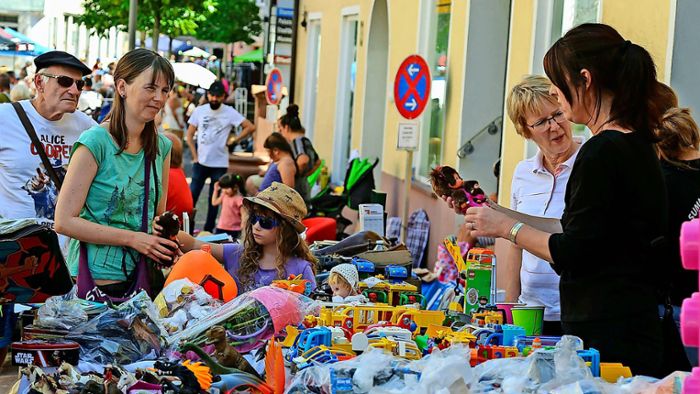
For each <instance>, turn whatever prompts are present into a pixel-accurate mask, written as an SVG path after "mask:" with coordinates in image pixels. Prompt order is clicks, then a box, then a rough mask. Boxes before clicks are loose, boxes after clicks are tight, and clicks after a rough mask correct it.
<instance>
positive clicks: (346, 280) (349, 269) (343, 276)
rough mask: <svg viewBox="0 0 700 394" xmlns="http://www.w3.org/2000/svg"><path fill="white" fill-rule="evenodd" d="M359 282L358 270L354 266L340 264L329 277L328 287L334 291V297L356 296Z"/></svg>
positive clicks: (332, 270)
mask: <svg viewBox="0 0 700 394" xmlns="http://www.w3.org/2000/svg"><path fill="white" fill-rule="evenodd" d="M358 282H359V276H358V274H357V268H356V267H355V266H354V265H353V264H338V265H336V266H335V267H333V268H332V269H331V273H330V275H329V276H328V285H330V287H331V290H333V295H334V296H338V297H343V298H345V297H347V296H350V295H356V294H357V291H356V288H357V283H358Z"/></svg>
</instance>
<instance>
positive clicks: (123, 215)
mask: <svg viewBox="0 0 700 394" xmlns="http://www.w3.org/2000/svg"><path fill="white" fill-rule="evenodd" d="M80 145H83V146H85V147H86V148H87V149H88V150H89V151H90V152H91V153H92V156H93V157H94V158H95V161H96V162H97V166H98V168H97V174H95V179H94V180H93V181H92V185H90V189H89V190H88V194H87V198H86V200H85V205H84V206H83V209H82V210H81V211H80V217H81V218H83V219H86V220H89V221H91V222H94V223H97V224H102V225H105V226H111V227H115V228H120V229H124V230H131V231H140V229H141V216H142V213H143V203H144V201H143V199H144V197H145V195H144V165H145V162H146V158H145V155H144V152H143V150H141V151H140V152H139V153H136V154H131V153H127V152H121V153H120V154H117V152H118V151H119V147H118V146H117V145H116V143H115V142H114V139H112V136H111V135H110V134H109V131H107V129H105V128H104V127H102V126H94V127H91V128H90V129H88V130H86V131H84V132H83V133H82V134H81V135H80V138H78V141H77V142H76V143H75V144H74V145H73V149H72V150H71V152H75V151H76V149H77V148H78V147H79V146H80ZM171 146H172V142H171V141H170V140H169V139H168V138H166V137H165V136H163V135H162V134H158V155H157V156H156V159H155V168H154V167H151V176H150V178H151V179H150V182H149V185H150V188H149V189H150V191H149V201H148V204H147V207H148V208H147V209H148V218H149V219H152V218H153V217H154V216H155V210H154V209H155V205H156V203H155V201H156V200H155V199H156V188H157V190H158V191H157V195H158V196H159V198H160V197H162V196H163V190H162V187H161V179H162V175H163V174H162V171H163V161H164V160H165V157H166V156H167V155H168V153H170V147H171ZM69 165H70V164H69ZM154 170H155V171H154ZM147 231H148V232H150V231H151V226H150V222H149V224H148V230H147ZM85 246H86V247H87V257H88V265H89V266H90V272H91V273H92V276H93V279H96V280H97V279H102V280H120V281H123V280H125V279H126V276H125V274H124V271H125V270H126V272H127V273H131V271H132V270H133V269H134V266H135V264H136V262H137V261H138V259H139V253H138V252H137V251H135V250H133V249H131V248H127V247H122V246H111V245H96V244H89V243H85ZM79 258H80V242H79V241H78V240H75V239H73V240H71V242H70V247H69V250H68V259H67V260H68V261H67V263H68V267H69V268H70V272H71V275H73V276H76V275H77V274H78V261H79Z"/></svg>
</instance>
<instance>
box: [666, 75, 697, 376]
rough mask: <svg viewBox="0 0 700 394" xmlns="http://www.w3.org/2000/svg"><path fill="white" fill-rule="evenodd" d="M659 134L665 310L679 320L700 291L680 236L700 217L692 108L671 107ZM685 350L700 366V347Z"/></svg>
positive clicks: (689, 357)
mask: <svg viewBox="0 0 700 394" xmlns="http://www.w3.org/2000/svg"><path fill="white" fill-rule="evenodd" d="M669 90H670V88H669ZM676 105H677V104H676ZM656 135H657V137H658V138H659V142H658V143H657V144H656V150H657V152H658V153H659V158H660V160H661V170H662V171H663V174H664V178H665V180H666V190H667V195H668V200H669V205H668V234H669V235H668V240H669V242H668V245H669V251H668V254H667V257H666V261H667V262H668V263H669V265H668V267H667V269H666V270H665V271H666V272H667V274H668V275H667V276H668V279H667V281H666V284H667V286H666V289H665V293H664V294H665V296H666V297H667V298H666V299H665V300H663V301H664V304H665V305H664V306H665V308H664V313H665V314H666V316H669V315H670V314H672V315H673V318H674V320H675V321H676V322H679V320H680V309H681V304H682V303H683V300H685V299H686V298H689V297H690V296H691V295H692V294H693V293H694V292H696V291H698V280H697V275H696V274H695V273H693V272H690V271H687V270H685V269H684V268H683V265H682V263H681V255H680V246H679V243H678V240H679V237H680V230H681V225H682V224H683V222H687V221H688V220H693V219H697V218H698V217H700V129H698V124H697V123H696V122H695V120H694V119H693V117H692V116H691V115H690V110H688V109H687V108H671V109H669V110H668V111H666V113H665V114H664V116H663V118H661V123H660V124H659V127H658V128H657V129H656ZM685 350H686V354H687V358H688V361H690V364H691V365H692V366H697V365H698V349H697V348H690V347H686V348H685Z"/></svg>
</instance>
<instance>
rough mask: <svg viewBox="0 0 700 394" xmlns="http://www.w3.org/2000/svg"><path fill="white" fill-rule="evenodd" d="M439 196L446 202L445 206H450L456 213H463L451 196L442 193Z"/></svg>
mask: <svg viewBox="0 0 700 394" xmlns="http://www.w3.org/2000/svg"><path fill="white" fill-rule="evenodd" d="M440 198H442V200H443V201H445V202H446V203H447V206H449V207H450V208H452V209H453V210H454V211H455V213H456V214H457V215H464V211H463V210H462V208H460V207H459V206H458V205H455V202H454V200H452V197H448V196H445V195H442V196H440Z"/></svg>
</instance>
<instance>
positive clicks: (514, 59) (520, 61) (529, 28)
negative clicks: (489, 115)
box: [498, 0, 536, 206]
mask: <svg viewBox="0 0 700 394" xmlns="http://www.w3.org/2000/svg"><path fill="white" fill-rule="evenodd" d="M535 6H536V2H535V1H534V0H519V1H514V2H513V5H512V9H511V13H510V15H511V17H510V18H511V19H510V38H509V40H510V43H509V45H508V71H507V74H506V92H509V91H510V89H512V88H513V86H515V85H516V84H517V83H518V82H520V80H521V79H522V78H523V76H524V75H527V74H530V73H531V72H532V66H531V65H532V61H531V60H532V50H533V48H532V45H533V38H532V36H533V34H534V28H535V25H534V20H535V14H536V12H535ZM506 92H504V94H506ZM504 114H507V112H505V111H504ZM503 126H504V127H503V142H502V145H501V177H500V179H499V182H500V185H499V187H498V190H499V192H498V200H499V201H498V202H499V203H500V204H502V205H505V206H509V205H510V194H511V191H510V183H511V180H512V178H513V172H515V166H516V165H517V164H518V162H520V161H521V160H523V158H524V156H525V140H524V139H523V138H522V137H521V136H519V135H518V134H516V132H515V126H513V123H512V122H511V121H510V120H509V119H508V116H507V115H504V121H503Z"/></svg>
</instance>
